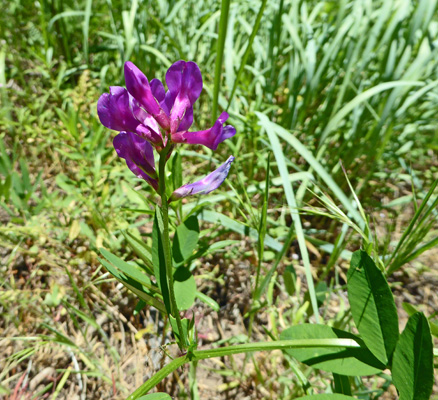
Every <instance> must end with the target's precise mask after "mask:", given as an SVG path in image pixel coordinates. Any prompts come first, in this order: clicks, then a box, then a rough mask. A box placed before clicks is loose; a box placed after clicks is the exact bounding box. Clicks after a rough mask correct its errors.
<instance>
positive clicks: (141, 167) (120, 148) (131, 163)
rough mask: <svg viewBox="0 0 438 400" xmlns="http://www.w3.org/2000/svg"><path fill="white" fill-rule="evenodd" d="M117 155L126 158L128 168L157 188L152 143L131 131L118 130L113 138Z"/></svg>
mask: <svg viewBox="0 0 438 400" xmlns="http://www.w3.org/2000/svg"><path fill="white" fill-rule="evenodd" d="M113 145H114V148H115V149H116V152H117V155H118V156H119V157H121V158H124V159H125V160H126V164H127V165H128V167H129V169H130V170H131V171H132V172H133V173H134V174H135V176H137V178H142V179H144V180H145V181H146V182H148V183H150V184H151V186H152V187H153V188H154V189H155V190H158V180H157V173H156V171H155V161H154V150H153V148H152V145H151V144H150V143H149V142H148V141H147V140H146V139H143V138H142V137H140V136H138V135H136V134H135V133H132V132H120V133H119V134H118V135H117V136H116V137H115V138H114V140H113Z"/></svg>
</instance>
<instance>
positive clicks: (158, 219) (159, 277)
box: [152, 207, 171, 314]
mask: <svg viewBox="0 0 438 400" xmlns="http://www.w3.org/2000/svg"><path fill="white" fill-rule="evenodd" d="M163 229H164V228H163V216H162V214H161V210H160V208H158V207H157V208H156V210H155V217H154V226H153V227H152V264H153V266H154V275H155V279H156V281H157V284H158V287H159V288H160V290H161V294H162V296H163V301H164V305H165V306H166V310H167V313H168V314H170V313H171V307H170V297H169V288H168V285H167V276H166V260H165V255H164V247H163V237H162V235H163Z"/></svg>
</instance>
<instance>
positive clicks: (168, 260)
mask: <svg viewBox="0 0 438 400" xmlns="http://www.w3.org/2000/svg"><path fill="white" fill-rule="evenodd" d="M170 150H171V144H170V143H168V144H167V146H166V147H165V148H164V149H163V150H162V151H161V153H160V160H159V163H158V181H159V192H160V197H161V212H162V215H163V236H162V240H163V250H164V260H165V264H166V278H167V279H166V281H167V286H168V288H169V298H170V307H171V313H172V316H173V317H174V318H175V320H176V325H177V327H178V335H175V336H177V338H178V337H179V341H178V345H179V347H180V349H181V350H185V349H186V348H187V338H186V337H185V336H184V332H183V328H182V323H181V316H180V315H179V310H178V305H177V303H176V297H175V287H174V281H173V264H172V250H171V247H170V237H169V205H168V203H167V193H166V161H167V156H168V154H169V151H170Z"/></svg>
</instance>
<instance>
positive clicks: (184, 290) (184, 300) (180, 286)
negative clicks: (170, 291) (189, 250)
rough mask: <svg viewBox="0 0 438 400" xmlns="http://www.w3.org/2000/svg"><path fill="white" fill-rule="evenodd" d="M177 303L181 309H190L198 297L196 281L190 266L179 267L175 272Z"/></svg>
mask: <svg viewBox="0 0 438 400" xmlns="http://www.w3.org/2000/svg"><path fill="white" fill-rule="evenodd" d="M173 279H174V284H173V286H174V288H175V298H176V304H177V305H178V309H179V310H188V309H189V308H190V307H191V306H192V305H193V303H194V301H195V297H196V282H195V278H194V277H193V275H192V273H191V272H190V271H189V269H188V268H185V267H179V268H178V269H177V270H176V271H175V273H174V274H173Z"/></svg>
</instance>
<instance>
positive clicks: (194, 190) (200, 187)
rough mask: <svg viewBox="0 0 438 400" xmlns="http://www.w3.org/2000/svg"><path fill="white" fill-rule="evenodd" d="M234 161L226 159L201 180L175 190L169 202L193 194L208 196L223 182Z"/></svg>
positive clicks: (230, 158)
mask: <svg viewBox="0 0 438 400" xmlns="http://www.w3.org/2000/svg"><path fill="white" fill-rule="evenodd" d="M233 161H234V157H233V156H230V157H228V160H227V161H225V163H223V164H222V165H221V166H220V167H219V168H217V169H216V170H214V171H213V172H211V173H210V174H208V175H207V176H206V177H204V178H202V179H201V180H199V181H197V182H194V183H188V184H187V185H183V186H181V187H180V188H178V189H176V190H175V191H174V192H173V193H172V195H171V196H170V199H169V202H171V201H175V200H178V199H181V198H183V197H186V196H190V195H194V194H208V193H210V192H212V191H213V190H215V189H217V188H218V187H219V186H220V185H222V183H223V182H224V180H225V178H226V177H227V175H228V172H229V171H230V167H231V163H232V162H233Z"/></svg>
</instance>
